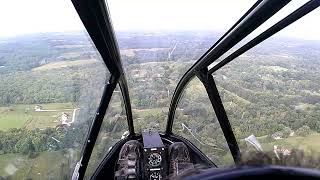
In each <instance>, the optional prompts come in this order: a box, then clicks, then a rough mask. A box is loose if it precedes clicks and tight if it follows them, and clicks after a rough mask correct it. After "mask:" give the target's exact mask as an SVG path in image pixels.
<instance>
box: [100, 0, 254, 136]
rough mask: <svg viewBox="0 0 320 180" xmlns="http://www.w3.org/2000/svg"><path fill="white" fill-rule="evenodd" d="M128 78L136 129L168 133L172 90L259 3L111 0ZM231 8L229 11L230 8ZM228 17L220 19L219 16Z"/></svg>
mask: <svg viewBox="0 0 320 180" xmlns="http://www.w3.org/2000/svg"><path fill="white" fill-rule="evenodd" d="M106 2H107V4H108V7H109V10H110V15H111V19H112V22H113V25H114V29H115V31H116V37H117V40H118V44H119V48H120V54H121V59H122V63H123V66H124V69H125V73H126V76H127V80H128V86H129V94H130V99H131V105H132V110H133V122H134V128H135V131H136V132H137V133H139V132H140V131H141V130H142V129H149V128H151V129H156V130H160V131H164V129H165V125H166V118H167V114H168V108H169V105H170V100H171V97H172V95H173V93H174V89H175V87H176V85H177V83H178V81H179V79H180V78H181V77H182V75H183V74H184V73H185V72H186V71H187V70H188V68H189V67H191V65H192V64H193V63H194V62H195V61H196V60H198V59H199V58H200V56H201V55H202V54H204V53H205V52H206V51H207V50H208V49H209V48H210V47H211V46H212V44H213V43H214V42H215V41H216V40H217V39H218V38H219V37H220V36H222V34H223V32H225V31H226V30H227V29H228V28H229V27H231V26H232V24H233V23H234V22H235V21H237V20H238V18H239V17H241V15H242V14H243V13H244V12H245V11H246V10H248V8H249V7H251V6H252V5H253V4H254V3H255V1H254V0H246V1H241V3H238V2H235V1H231V0H230V1H210V0H200V1H198V0H197V1H195V0H192V1H180V0H177V1H171V0H165V1H163V0H156V1H148V0H137V1H131V0H107V1H106ZM227 9H228V10H227ZM221 16H223V17H226V18H225V21H221V19H220V18H217V17H221Z"/></svg>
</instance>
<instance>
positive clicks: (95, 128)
mask: <svg viewBox="0 0 320 180" xmlns="http://www.w3.org/2000/svg"><path fill="white" fill-rule="evenodd" d="M119 78H120V76H119V74H117V73H116V74H115V75H114V74H111V77H110V79H109V82H108V83H106V85H105V88H104V92H103V95H102V98H101V101H100V105H99V108H98V110H97V112H96V115H95V118H94V120H93V122H92V125H91V128H90V130H89V133H88V137H87V140H86V142H85V146H84V148H83V150H82V157H81V160H80V168H79V170H78V173H79V175H78V179H83V177H84V175H85V171H86V169H87V166H88V163H89V160H90V156H91V154H92V150H93V147H94V144H95V142H96V140H97V137H98V135H99V132H100V127H101V124H102V122H103V119H104V115H105V113H106V111H107V109H108V106H109V103H110V100H111V97H112V94H113V91H114V90H115V88H116V86H117V83H118V81H119Z"/></svg>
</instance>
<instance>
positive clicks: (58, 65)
mask: <svg viewBox="0 0 320 180" xmlns="http://www.w3.org/2000/svg"><path fill="white" fill-rule="evenodd" d="M96 62H98V61H97V60H96V59H83V60H76V61H59V62H53V63H49V64H46V65H43V66H40V67H36V68H33V69H32V71H47V70H51V69H59V68H65V67H72V66H80V65H86V64H93V63H96Z"/></svg>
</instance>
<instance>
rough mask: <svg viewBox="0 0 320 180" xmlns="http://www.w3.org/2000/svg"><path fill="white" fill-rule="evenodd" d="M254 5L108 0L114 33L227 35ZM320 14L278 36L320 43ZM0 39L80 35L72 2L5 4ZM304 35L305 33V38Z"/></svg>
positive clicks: (234, 0)
mask: <svg viewBox="0 0 320 180" xmlns="http://www.w3.org/2000/svg"><path fill="white" fill-rule="evenodd" d="M255 2H256V0H107V4H108V6H109V10H110V13H111V17H112V22H113V25H114V28H115V30H116V31H138V30H143V31H150V32H154V31H157V32H159V31H162V30H172V31H175V30H194V31H223V32H224V31H226V30H227V29H228V28H230V27H231V26H232V25H233V23H235V22H236V20H238V19H239V18H240V17H241V16H242V15H243V14H244V13H245V12H246V11H247V10H248V9H249V8H250V7H251V6H252V5H253V4H254V3H255ZM305 2H307V0H292V2H290V3H289V4H288V5H287V6H286V7H285V8H283V9H282V10H280V12H279V14H276V15H275V16H274V17H272V18H271V19H269V20H268V21H267V22H266V23H265V24H264V25H262V26H261V27H260V28H259V29H257V30H256V31H255V32H253V33H252V34H258V33H259V32H262V31H263V30H265V29H267V28H268V27H270V25H272V23H275V22H277V21H279V20H280V19H281V18H283V17H285V15H288V14H289V13H291V12H292V11H293V10H294V9H295V8H297V7H299V6H301V5H302V4H304V3H305ZM319 19H320V9H319V8H318V9H316V10H315V11H314V12H312V13H310V14H308V15H307V16H305V17H303V20H301V21H300V22H299V21H297V22H296V23H294V24H292V25H291V26H289V27H288V28H286V29H285V30H284V31H283V32H281V33H280V35H282V36H289V37H296V38H302V39H316V40H320V33H318V32H320V28H319V27H320V23H316V22H319ZM0 25H1V28H0V37H13V36H18V35H23V34H31V33H44V32H64V31H75V30H84V26H83V25H82V23H81V21H80V19H79V17H78V15H77V13H76V11H75V9H74V7H73V5H72V3H71V0H27V1H23V0H4V1H2V2H1V6H0ZM306 31H307V32H308V33H306Z"/></svg>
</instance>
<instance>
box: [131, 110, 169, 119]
mask: <svg viewBox="0 0 320 180" xmlns="http://www.w3.org/2000/svg"><path fill="white" fill-rule="evenodd" d="M132 110H133V112H134V113H137V114H138V115H139V117H142V118H144V117H146V116H150V115H153V116H156V115H159V114H162V112H167V111H168V108H152V109H132Z"/></svg>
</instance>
